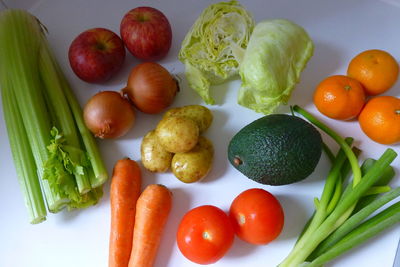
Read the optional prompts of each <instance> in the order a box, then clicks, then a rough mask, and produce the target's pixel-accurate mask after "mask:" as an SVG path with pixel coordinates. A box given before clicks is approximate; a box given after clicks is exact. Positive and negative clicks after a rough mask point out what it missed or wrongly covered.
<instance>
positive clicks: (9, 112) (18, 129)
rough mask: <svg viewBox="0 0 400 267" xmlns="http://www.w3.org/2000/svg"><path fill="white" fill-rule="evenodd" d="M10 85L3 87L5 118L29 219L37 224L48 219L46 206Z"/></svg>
mask: <svg viewBox="0 0 400 267" xmlns="http://www.w3.org/2000/svg"><path fill="white" fill-rule="evenodd" d="M9 86H11V85H9V84H4V86H2V88H1V89H2V90H1V93H2V102H3V114H4V119H5V122H6V124H7V133H8V138H9V140H10V147H11V152H12V156H13V160H14V165H15V168H16V171H17V175H18V181H19V184H20V187H21V189H22V192H23V195H24V200H25V206H26V208H27V210H28V215H29V221H30V222H31V223H32V224H37V223H40V222H42V221H44V220H46V215H47V212H46V206H45V205H44V200H43V195H42V191H41V189H40V183H39V178H38V176H37V173H36V165H35V160H34V159H33V156H32V151H31V148H30V146H29V141H28V137H27V133H26V131H25V127H24V125H23V123H22V119H21V115H20V114H19V110H18V108H17V101H16V99H15V97H14V93H13V91H12V88H10V87H9Z"/></svg>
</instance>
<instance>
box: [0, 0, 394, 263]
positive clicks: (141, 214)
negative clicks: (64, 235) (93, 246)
mask: <svg viewBox="0 0 400 267" xmlns="http://www.w3.org/2000/svg"><path fill="white" fill-rule="evenodd" d="M46 31H47V30H46V28H45V27H44V25H42V24H41V22H40V21H39V20H38V19H37V18H36V17H34V16H33V15H31V14H30V13H28V12H26V11H22V10H12V9H9V10H6V11H2V12H1V13H0V86H1V97H2V103H3V109H4V110H3V113H4V118H5V121H6V126H7V132H8V137H9V141H10V146H11V151H12V156H13V160H14V164H15V167H16V171H17V175H18V179H19V183H20V186H21V189H22V191H23V193H24V198H25V204H26V207H27V210H28V214H29V219H30V222H31V223H32V224H37V223H40V222H42V221H44V220H45V219H46V216H47V212H48V211H50V212H52V213H56V212H59V211H61V210H63V209H67V210H71V209H78V208H86V207H89V206H91V205H95V204H96V203H97V202H98V201H99V199H100V198H101V196H102V194H103V191H102V185H103V184H104V183H105V182H106V180H107V178H108V175H107V170H106V168H105V166H104V163H103V161H102V159H101V155H100V152H99V149H98V147H97V144H96V140H95V137H98V138H100V139H104V138H119V137H121V136H123V135H125V134H127V133H128V131H130V130H131V129H132V127H133V125H134V124H135V120H136V111H135V110H138V111H140V112H143V113H146V114H160V113H161V112H163V111H165V110H166V109H167V108H168V107H170V106H171V105H172V104H173V101H174V99H175V97H176V95H177V93H178V92H179V90H180V87H179V84H178V81H177V80H176V79H175V77H174V75H172V74H171V73H169V71H168V70H167V69H165V68H164V67H163V66H162V65H161V64H159V63H157V62H154V61H156V60H160V59H162V58H165V57H166V56H167V54H168V52H169V50H170V48H171V45H172V44H173V42H172V29H171V24H170V23H169V21H168V19H167V17H166V16H165V15H164V14H163V13H162V12H161V11H159V10H157V9H155V8H152V7H136V8H134V9H131V10H130V11H129V12H127V13H126V14H125V15H124V17H123V18H122V21H121V24H120V35H121V37H122V39H121V38H119V36H118V35H117V34H115V33H113V32H111V31H110V30H107V29H105V28H93V29H90V30H87V31H85V32H83V33H82V34H80V35H78V36H77V37H76V39H75V40H74V41H73V42H72V43H71V45H70V49H69V63H70V65H71V68H72V70H73V71H74V73H75V74H76V75H77V76H78V77H79V78H80V79H81V80H83V81H86V82H89V83H99V82H104V81H106V80H108V79H110V78H111V77H112V76H114V75H115V74H116V73H117V72H118V71H119V70H120V69H121V68H122V65H123V62H124V59H125V48H128V50H129V51H130V53H132V55H134V56H135V57H136V58H137V59H140V60H145V61H146V62H141V63H139V64H137V65H135V66H134V67H133V68H132V69H131V71H130V74H129V75H128V77H127V79H126V86H124V88H123V89H121V87H120V89H121V90H119V91H102V92H98V93H97V94H94V95H93V96H92V97H91V99H90V100H89V101H88V102H87V104H86V105H85V107H84V109H83V111H82V110H81V107H80V105H79V103H78V101H77V99H76V98H75V95H74V93H73V90H72V88H71V87H70V85H69V83H68V81H67V80H66V78H65V76H64V74H63V72H62V69H61V67H60V66H59V64H58V63H57V61H56V58H55V56H54V55H53V54H52V51H51V49H50V46H49V43H48V41H47V39H46ZM313 51H314V44H313V41H312V40H311V38H310V36H309V35H308V33H307V32H306V31H305V29H303V28H302V27H301V26H299V25H297V24H295V23H294V22H291V21H289V20H286V19H273V20H263V21H260V22H259V23H257V24H256V23H255V21H254V19H253V17H252V15H251V14H250V13H249V12H248V11H247V10H246V9H245V8H244V7H243V6H242V5H240V4H239V2H238V1H229V2H219V3H214V4H211V5H209V6H208V7H207V8H206V9H204V10H203V12H202V13H201V15H200V16H199V17H198V19H197V20H196V22H195V23H194V25H193V26H192V27H191V29H190V30H189V32H188V33H187V35H186V37H185V38H184V40H183V42H182V45H181V49H180V51H179V60H180V61H181V62H182V63H183V64H184V65H185V69H186V77H187V80H188V82H189V86H191V87H192V88H193V89H194V90H195V91H196V92H197V93H198V94H199V95H200V96H201V97H202V99H203V100H204V102H205V103H206V104H214V103H215V101H214V99H213V97H212V94H211V93H210V88H211V86H213V85H216V84H220V83H223V82H226V81H228V80H229V79H231V78H234V77H235V76H236V77H240V79H241V81H242V83H241V87H240V89H239V91H238V103H239V104H240V105H242V106H243V107H246V108H250V109H252V110H254V111H255V112H259V113H263V114H267V115H266V116H264V117H260V118H259V119H257V120H255V121H253V122H252V123H250V124H248V125H246V126H244V127H243V128H242V129H241V130H240V131H238V132H237V133H236V134H235V135H234V136H233V138H232V139H231V141H230V142H229V145H228V147H227V152H228V153H227V157H228V160H229V162H230V163H231V164H232V166H233V167H234V168H236V169H237V170H238V171H239V172H240V173H241V174H243V175H244V176H246V177H248V178H250V179H252V180H253V181H255V182H258V183H259V185H260V184H261V185H260V186H264V185H269V186H278V185H279V186H281V187H284V186H285V185H288V184H291V183H297V182H300V181H301V180H303V179H306V178H307V177H309V176H310V175H311V174H312V173H313V172H314V170H315V169H316V167H317V166H318V163H319V160H320V157H321V154H322V153H323V152H325V153H326V154H327V156H328V158H329V159H330V161H331V167H330V170H329V173H328V175H327V178H326V181H325V185H324V188H323V191H322V194H321V196H320V198H315V199H314V205H315V211H314V213H313V215H312V217H311V218H310V219H309V221H308V222H307V224H306V225H305V226H304V229H303V231H302V233H300V235H299V238H298V240H297V242H296V243H295V244H294V247H293V249H292V251H291V252H290V254H289V255H288V256H287V257H286V258H285V259H283V261H282V262H281V264H280V265H279V266H280V267H300V266H308V267H314V266H315V267H318V266H322V265H323V264H325V263H326V262H328V261H330V260H332V259H333V258H335V257H338V256H340V255H342V254H343V253H345V252H346V251H348V250H349V249H351V248H353V247H355V246H357V245H359V244H361V243H362V242H364V241H366V240H367V239H369V238H371V237H373V236H375V235H377V234H378V233H380V232H381V231H383V230H385V229H387V228H388V227H390V226H393V225H396V224H398V223H399V222H400V202H399V201H398V200H396V199H398V197H399V196H400V187H397V188H393V189H392V188H391V187H390V186H389V183H390V182H391V180H392V179H393V178H394V176H395V170H394V168H393V167H392V166H391V165H390V164H391V163H392V162H393V160H394V159H395V158H396V157H397V153H396V151H395V150H394V149H392V148H387V149H386V151H385V152H384V153H383V154H382V155H381V156H380V157H379V158H378V159H372V158H368V159H366V160H364V162H363V163H362V164H360V163H359V158H358V157H359V155H360V154H361V151H360V149H358V148H357V147H356V146H354V145H353V141H354V140H353V138H352V137H348V138H343V137H341V136H340V135H339V134H338V133H336V132H335V131H334V130H332V129H330V128H329V127H328V126H327V125H325V124H323V123H321V122H320V121H319V120H318V119H316V118H315V117H313V116H312V115H311V114H310V113H308V112H307V111H306V110H304V109H302V108H300V107H299V106H294V107H292V110H291V111H292V114H271V113H273V112H274V111H275V110H276V108H277V107H278V106H279V105H280V104H286V103H287V102H288V100H289V98H290V96H291V94H292V91H293V89H294V87H295V85H296V84H297V83H298V82H299V79H300V75H301V72H302V71H303V69H304V68H305V67H306V64H307V62H308V61H309V59H310V58H311V56H312V55H313ZM83 55H85V56H83ZM378 63H379V64H378ZM367 73H370V74H371V75H367ZM398 75H399V66H398V63H397V62H396V60H395V58H394V57H392V56H391V55H390V54H389V53H387V52H385V51H382V50H367V51H364V52H363V53H361V54H359V55H357V56H356V57H355V58H353V60H352V61H351V62H350V64H349V68H348V71H347V76H345V75H334V76H330V77H328V78H326V79H325V80H323V81H322V82H321V83H320V84H319V85H318V86H317V88H316V90H315V93H314V98H313V100H314V104H315V106H316V108H317V109H318V110H319V111H320V112H321V113H322V114H324V115H326V116H328V117H330V118H333V119H339V120H352V119H354V120H357V121H358V122H359V124H360V127H361V129H362V130H363V131H364V133H366V135H368V137H370V138H371V139H372V140H374V141H376V142H378V143H382V144H395V143H398V142H400V99H399V98H397V97H393V96H377V97H375V96H376V95H378V94H381V93H385V92H386V91H388V90H389V89H390V88H391V87H392V86H393V85H394V84H395V82H396V81H397V78H398ZM371 96H373V98H372V99H370V100H369V101H368V97H371ZM295 112H296V113H298V114H299V115H301V116H302V117H303V118H300V117H297V116H295ZM235 115H239V116H240V115H241V114H235ZM159 116H160V118H161V119H160V121H159V122H158V124H157V126H156V127H155V128H153V129H147V130H146V131H147V133H146V134H145V135H144V136H143V138H142V141H141V146H140V157H141V161H140V162H139V161H138V162H137V161H135V160H131V159H130V158H123V159H120V160H118V161H117V162H116V163H115V165H114V169H113V173H112V179H111V187H110V211H111V215H110V218H111V222H110V236H109V251H108V253H109V258H108V266H109V267H138V266H139V267H146V266H148V267H151V266H153V264H154V262H155V261H156V259H157V253H158V249H159V246H160V244H161V240H162V237H163V232H164V230H165V226H166V223H167V221H168V218H169V214H170V212H171V209H172V208H173V198H172V192H173V190H170V189H169V188H167V187H166V186H164V185H161V184H149V185H148V186H146V187H145V188H144V190H142V183H143V182H146V181H143V180H142V171H141V165H142V166H143V167H144V169H145V171H150V172H157V173H163V172H167V171H168V170H169V169H171V171H172V173H173V174H174V176H175V177H176V178H177V179H179V180H180V181H182V182H184V183H194V182H197V181H199V180H201V179H203V178H204V177H206V176H207V174H208V173H209V172H210V170H211V168H212V166H213V161H214V153H215V151H214V145H213V143H212V141H211V140H209V139H207V138H206V137H204V134H205V132H206V131H207V130H208V129H209V127H210V126H211V124H212V122H213V113H212V111H211V110H210V109H208V108H207V107H205V106H203V105H195V104H189V103H188V104H187V105H185V106H181V107H173V108H170V109H169V110H167V111H166V112H165V113H164V114H163V115H162V116H161V115H159ZM234 119H236V118H234ZM307 120H308V121H307ZM219 126H220V125H219ZM317 128H318V129H319V130H318V129H317ZM323 132H325V133H326V134H327V135H328V136H330V137H331V138H332V139H333V140H334V141H335V142H336V143H337V145H338V147H339V148H338V151H337V152H336V154H335V153H334V152H332V151H331V149H330V148H329V147H328V146H327V145H326V144H325V143H324V138H323V137H322V135H321V133H323ZM218 134H219V133H218ZM137 152H138V151H137ZM225 160H226V159H225ZM217 163H218V164H220V162H217ZM350 173H352V176H351V175H350ZM239 176H240V174H239ZM351 177H352V179H351ZM233 178H236V177H233ZM247 182H249V181H247ZM187 186H190V185H187ZM202 186H208V185H204V184H203V185H202ZM227 188H228V187H227ZM181 189H183V188H179V190H181ZM181 195H185V194H181ZM185 197H186V196H185ZM185 200H186V201H187V200H190V199H185ZM396 201H397V202H396ZM189 202H190V201H189ZM390 202H391V203H390ZM285 216H286V213H285V211H284V210H283V207H282V206H281V203H280V202H279V200H278V198H276V197H275V196H274V195H273V194H271V193H269V192H268V191H266V190H264V189H263V188H250V189H244V190H243V191H242V192H241V193H240V194H238V195H237V196H236V197H235V198H234V199H233V200H232V202H231V203H230V206H229V210H228V211H224V210H222V209H220V208H218V207H216V206H213V205H210V204H203V205H200V206H197V207H195V208H193V209H191V210H189V211H187V212H186V213H185V215H184V216H183V217H182V218H181V220H180V224H179V226H177V229H176V230H177V231H176V241H177V246H178V249H179V250H180V252H181V253H182V255H183V256H184V257H186V258H187V259H188V260H190V261H192V262H195V263H198V264H212V263H215V262H217V261H219V260H220V259H221V258H222V257H224V256H225V255H226V254H227V252H228V251H229V250H230V248H231V247H232V244H233V243H234V242H236V241H235V235H236V236H237V237H238V238H240V239H241V240H242V241H244V242H247V243H249V244H252V245H266V244H269V243H270V242H272V241H274V240H276V239H277V238H278V237H279V235H280V234H281V232H282V230H283V228H284V223H285Z"/></svg>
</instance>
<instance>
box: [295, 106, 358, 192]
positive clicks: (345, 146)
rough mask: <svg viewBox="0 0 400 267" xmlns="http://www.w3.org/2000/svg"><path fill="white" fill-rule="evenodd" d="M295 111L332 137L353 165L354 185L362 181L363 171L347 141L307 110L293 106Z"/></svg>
mask: <svg viewBox="0 0 400 267" xmlns="http://www.w3.org/2000/svg"><path fill="white" fill-rule="evenodd" d="M293 110H294V111H295V112H297V113H299V114H301V115H303V116H304V117H305V118H307V120H309V121H310V122H311V123H313V124H314V125H315V126H317V127H318V128H320V129H321V130H322V131H324V132H325V133H327V134H328V135H329V136H330V137H332V138H333V139H334V140H335V141H336V142H337V143H338V144H339V145H340V147H341V148H342V149H343V151H344V152H345V153H346V156H347V157H348V159H349V162H350V164H351V169H352V171H353V176H354V177H353V181H354V182H353V183H354V185H356V184H357V183H358V182H359V181H360V179H361V169H360V166H359V165H358V161H357V158H356V156H355V155H354V153H353V152H352V151H351V148H350V146H349V145H348V144H347V143H346V142H345V140H344V139H343V138H342V137H340V135H338V134H337V133H336V132H334V131H332V130H331V129H330V128H329V127H328V126H326V125H325V124H323V123H322V122H320V121H318V120H317V119H316V118H314V117H313V116H312V115H311V114H310V113H308V112H307V111H306V110H304V109H302V108H300V107H299V106H296V105H295V106H293Z"/></svg>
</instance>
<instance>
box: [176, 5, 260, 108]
mask: <svg viewBox="0 0 400 267" xmlns="http://www.w3.org/2000/svg"><path fill="white" fill-rule="evenodd" d="M253 28H254V20H253V18H252V16H251V15H250V13H248V12H247V11H246V10H245V9H244V8H243V7H242V6H241V5H240V4H239V3H238V2H237V1H230V2H220V3H216V4H212V5H210V6H208V7H207V8H206V9H204V11H203V12H202V13H201V15H200V16H199V18H198V19H197V20H196V22H195V23H194V24H193V26H192V28H191V29H190V31H189V32H188V33H187V35H186V37H185V39H184V40H183V42H182V46H181V50H180V52H179V59H180V61H182V63H184V64H185V73H186V78H187V80H188V82H189V85H190V86H191V87H192V88H193V89H194V90H196V91H197V93H198V94H199V95H200V96H201V97H202V98H203V100H204V101H205V102H206V103H207V104H214V103H215V101H214V99H213V98H212V97H211V95H210V86H211V85H215V84H220V83H222V82H224V81H226V80H227V79H229V78H231V77H232V76H234V75H237V74H238V72H239V63H238V60H240V57H241V55H242V54H244V49H246V47H247V43H248V41H249V39H250V35H251V32H252V30H253Z"/></svg>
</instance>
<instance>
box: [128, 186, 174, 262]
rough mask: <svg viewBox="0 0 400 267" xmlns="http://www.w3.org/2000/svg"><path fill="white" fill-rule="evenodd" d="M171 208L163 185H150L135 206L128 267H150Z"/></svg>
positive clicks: (170, 198)
mask: <svg viewBox="0 0 400 267" xmlns="http://www.w3.org/2000/svg"><path fill="white" fill-rule="evenodd" d="M171 206H172V193H171V191H169V189H168V188H167V187H165V186H163V185H157V184H152V185H149V186H147V187H146V189H145V190H144V191H143V192H142V194H141V195H140V197H139V199H138V202H137V204H136V218H135V220H136V221H135V227H134V232H133V242H132V253H131V258H130V260H129V267H151V266H153V263H154V261H155V258H156V254H157V250H158V247H159V245H160V240H161V236H162V232H163V230H164V226H165V223H166V222H167V219H168V215H169V212H170V210H171Z"/></svg>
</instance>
